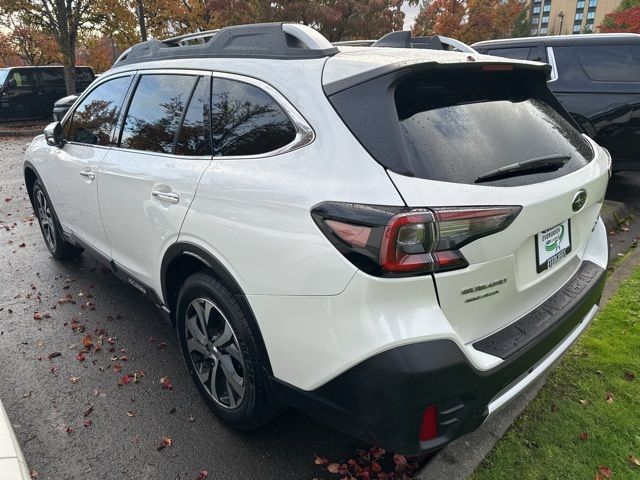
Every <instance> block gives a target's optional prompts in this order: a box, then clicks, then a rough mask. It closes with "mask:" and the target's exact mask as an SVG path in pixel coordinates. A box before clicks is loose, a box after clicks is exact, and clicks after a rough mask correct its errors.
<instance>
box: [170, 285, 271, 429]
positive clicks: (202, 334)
mask: <svg viewBox="0 0 640 480" xmlns="http://www.w3.org/2000/svg"><path fill="white" fill-rule="evenodd" d="M176 319H177V321H176V325H177V329H178V337H179V340H180V348H181V350H182V354H183V356H184V359H185V362H186V364H187V368H188V369H189V373H190V374H191V377H192V379H193V381H194V382H195V384H196V386H197V387H198V390H199V392H200V394H201V396H202V398H203V399H204V401H205V402H206V403H207V405H208V406H209V408H210V409H211V410H212V411H213V412H214V413H215V414H216V416H218V418H220V419H221V420H222V421H224V422H225V423H227V424H228V425H229V426H231V427H233V428H236V429H238V430H253V429H256V428H258V427H260V426H262V425H264V424H265V423H267V422H269V421H270V420H271V419H272V418H273V417H274V416H275V415H276V414H277V412H278V410H279V408H278V404H277V401H276V400H275V398H274V397H273V394H272V392H271V388H270V383H269V382H270V380H269V376H268V374H267V373H266V368H265V366H266V365H267V363H266V362H267V360H266V358H265V355H264V354H263V353H262V351H261V349H260V348H259V345H260V344H259V340H258V336H257V333H256V332H255V331H254V327H253V326H252V325H251V324H250V322H249V321H248V319H247V317H246V315H245V313H244V312H243V310H242V308H241V306H240V304H239V303H238V301H237V300H236V298H235V297H234V295H233V294H232V293H231V292H230V291H229V290H228V289H227V288H226V287H225V285H224V284H223V283H221V282H220V281H219V280H218V279H216V278H215V277H213V276H211V275H209V274H207V273H196V274H194V275H192V276H190V277H189V278H188V279H187V280H186V281H185V283H184V285H183V286H182V288H181V289H180V294H179V296H178V305H177V312H176Z"/></svg>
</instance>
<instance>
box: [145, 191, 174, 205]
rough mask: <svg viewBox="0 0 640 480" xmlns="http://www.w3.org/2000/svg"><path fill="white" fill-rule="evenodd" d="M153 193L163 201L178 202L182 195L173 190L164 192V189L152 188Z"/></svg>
mask: <svg viewBox="0 0 640 480" xmlns="http://www.w3.org/2000/svg"><path fill="white" fill-rule="evenodd" d="M151 195H153V196H154V197H155V198H157V199H158V200H162V201H163V202H169V203H178V202H179V201H180V195H178V194H177V193H173V192H163V191H162V190H151Z"/></svg>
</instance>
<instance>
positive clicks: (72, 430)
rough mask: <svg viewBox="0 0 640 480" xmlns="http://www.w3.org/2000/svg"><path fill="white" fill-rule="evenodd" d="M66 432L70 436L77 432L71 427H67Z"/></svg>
mask: <svg viewBox="0 0 640 480" xmlns="http://www.w3.org/2000/svg"><path fill="white" fill-rule="evenodd" d="M64 431H65V432H67V433H68V434H72V433H73V432H75V430H74V429H73V428H71V427H69V426H67V427H65V429H64Z"/></svg>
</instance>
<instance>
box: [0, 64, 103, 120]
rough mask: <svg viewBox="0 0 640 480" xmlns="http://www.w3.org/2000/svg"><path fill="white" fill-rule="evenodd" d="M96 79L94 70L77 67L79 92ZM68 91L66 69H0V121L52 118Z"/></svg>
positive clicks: (77, 88) (77, 87)
mask: <svg viewBox="0 0 640 480" xmlns="http://www.w3.org/2000/svg"><path fill="white" fill-rule="evenodd" d="M93 79H94V75H93V70H92V69H91V67H76V90H77V91H78V92H82V91H83V90H84V89H85V88H87V87H88V86H89V84H90V83H91V82H92V81H93ZM66 91H67V90H66V87H65V83H64V69H63V67H55V66H54V67H8V68H0V120H3V119H9V118H12V119H15V118H35V117H38V118H42V117H49V116H50V115H51V111H52V109H53V104H54V103H55V101H56V100H58V99H59V98H60V97H62V96H64V95H65V94H66Z"/></svg>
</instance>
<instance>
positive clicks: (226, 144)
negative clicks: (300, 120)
mask: <svg viewBox="0 0 640 480" xmlns="http://www.w3.org/2000/svg"><path fill="white" fill-rule="evenodd" d="M211 130H212V133H213V148H214V152H215V154H216V155H225V156H228V155H257V154H260V153H267V152H272V151H274V150H277V149H278V148H280V147H283V146H285V145H287V144H289V143H291V142H292V141H293V139H294V138H295V136H296V129H295V127H294V126H293V123H291V120H289V117H288V116H287V115H286V114H285V113H284V111H283V110H282V108H280V105H278V104H277V103H276V101H275V100H274V99H273V98H271V97H270V96H269V95H268V94H267V93H265V92H264V91H263V90H261V89H259V88H257V87H254V86H253V85H249V84H248V83H243V82H237V81H234V80H226V79H218V78H214V79H213V88H212V90H211Z"/></svg>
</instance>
